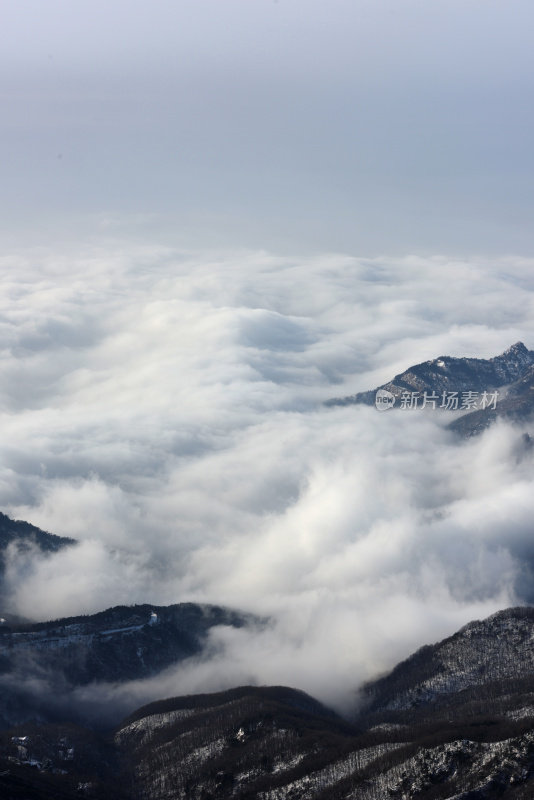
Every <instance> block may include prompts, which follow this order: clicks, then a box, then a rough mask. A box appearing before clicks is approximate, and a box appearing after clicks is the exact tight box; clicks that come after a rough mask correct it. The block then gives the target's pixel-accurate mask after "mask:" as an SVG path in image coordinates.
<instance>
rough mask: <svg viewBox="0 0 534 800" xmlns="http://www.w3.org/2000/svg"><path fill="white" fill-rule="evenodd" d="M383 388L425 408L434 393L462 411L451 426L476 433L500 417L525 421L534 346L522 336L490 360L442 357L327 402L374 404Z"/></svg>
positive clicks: (531, 407) (395, 402)
mask: <svg viewBox="0 0 534 800" xmlns="http://www.w3.org/2000/svg"><path fill="white" fill-rule="evenodd" d="M379 392H380V393H385V394H386V395H387V396H389V398H390V401H391V403H390V406H389V407H393V408H399V407H400V408H412V409H413V408H421V407H424V406H425V405H426V403H427V401H426V400H425V398H432V397H433V398H434V401H433V404H432V407H433V408H438V409H439V408H447V409H449V410H456V411H458V412H459V418H458V419H457V420H454V421H453V422H451V424H450V428H451V429H453V430H455V431H456V432H458V433H460V434H461V435H463V436H472V435H474V434H477V433H480V432H481V431H482V430H484V429H485V428H487V427H488V426H489V425H490V424H491V423H492V422H493V421H494V420H495V419H497V418H498V417H504V418H508V419H511V420H519V421H522V420H525V419H527V418H528V417H530V415H531V414H532V413H533V412H534V350H529V349H528V348H527V347H526V346H525V344H524V343H523V342H520V341H518V342H515V344H513V345H511V346H510V347H509V348H507V349H506V350H505V351H504V352H503V353H501V354H500V355H497V356H493V357H492V358H488V359H483V358H467V357H466V358H458V357H454V356H438V358H434V359H431V360H430V361H423V362H421V363H419V364H415V365H413V366H411V367H409V368H408V369H407V370H405V371H404V372H401V373H399V374H398V375H395V377H394V378H393V379H392V380H390V381H388V382H387V383H384V384H382V385H381V386H378V387H377V388H376V389H374V390H370V391H365V392H358V394H355V395H350V396H347V397H339V398H333V399H331V400H328V401H327V403H326V405H328V406H346V405H358V404H363V405H375V403H376V402H377V393H379ZM392 396H393V397H392ZM393 398H394V399H393ZM448 398H451V402H450V403H449V400H448ZM452 399H454V402H453V401H452Z"/></svg>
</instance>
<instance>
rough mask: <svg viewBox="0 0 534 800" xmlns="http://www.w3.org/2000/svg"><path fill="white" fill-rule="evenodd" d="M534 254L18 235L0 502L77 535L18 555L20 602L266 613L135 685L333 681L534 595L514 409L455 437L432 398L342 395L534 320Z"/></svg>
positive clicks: (8, 294) (60, 608) (365, 672)
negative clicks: (452, 256) (59, 243)
mask: <svg viewBox="0 0 534 800" xmlns="http://www.w3.org/2000/svg"><path fill="white" fill-rule="evenodd" d="M532 266H533V265H532V263H531V262H529V261H526V260H521V259H512V258H509V259H500V260H499V259H497V260H495V259H494V260H492V261H486V260H484V259H483V258H480V259H471V260H468V261H460V260H457V261H453V260H447V259H446V258H443V257H435V258H429V259H423V258H420V257H406V258H402V259H400V258H399V259H385V258H382V259H378V258H377V259H357V258H350V257H347V256H341V255H323V256H315V257H310V258H297V257H293V258H284V257H281V256H275V255H271V254H268V253H264V252H245V251H236V252H229V253H226V254H219V253H215V252H180V251H177V250H174V249H172V248H170V247H168V248H165V247H150V246H148V245H145V246H141V245H137V246H133V245H128V244H126V243H124V244H120V245H119V244H117V243H116V242H115V243H109V245H108V246H106V247H104V246H103V245H102V246H101V247H96V246H94V247H93V248H92V249H89V248H87V249H86V250H85V251H84V252H76V251H75V250H73V251H69V252H67V251H65V252H63V253H61V254H59V255H58V254H57V253H51V252H46V251H44V250H27V251H24V252H17V253H13V254H12V255H6V256H4V257H3V259H2V262H1V268H2V271H3V274H4V275H5V276H6V279H5V280H4V282H3V287H4V288H3V292H2V296H1V299H0V326H1V327H0V329H1V332H2V341H3V350H2V353H1V358H0V379H1V380H0V389H1V394H2V413H1V423H2V431H3V436H2V441H1V445H0V451H1V455H2V459H1V465H2V466H1V472H0V502H1V506H2V508H3V509H4V510H5V511H6V512H7V513H10V514H11V515H12V516H15V517H17V518H22V519H27V520H29V521H30V522H32V523H34V524H37V525H39V526H40V527H42V528H44V529H46V530H49V531H51V532H53V533H56V534H63V535H68V536H73V537H75V538H77V539H79V540H80V545H79V547H77V548H74V549H67V550H65V551H62V552H60V553H58V554H57V555H55V556H54V557H52V558H49V559H34V560H32V561H31V562H28V559H27V558H26V559H24V558H21V557H20V556H16V555H13V557H12V559H11V561H10V563H9V565H8V570H7V574H6V580H7V584H8V589H9V597H10V603H11V609H10V610H11V611H16V612H17V613H20V614H22V615H24V616H29V617H33V618H39V619H47V618H53V617H58V616H65V615H70V614H77V613H89V612H94V611H98V610H101V609H102V608H104V607H107V606H110V605H114V604H118V603H136V602H153V603H158V604H163V603H174V602H180V601H183V600H193V601H200V602H213V603H219V604H227V605H230V606H233V607H238V608H241V609H244V610H249V611H254V612H257V613H260V614H262V615H269V616H270V618H271V623H270V625H269V626H268V627H267V628H266V629H260V630H258V631H253V632H247V631H245V630H239V631H233V630H231V631H229V630H227V629H224V628H223V629H217V630H216V631H214V632H213V633H212V636H211V648H212V649H211V651H210V658H208V659H206V660H205V661H203V662H202V663H201V664H198V663H197V662H195V663H194V665H193V666H192V668H191V669H189V668H188V667H185V668H182V669H181V670H179V671H178V672H176V671H172V670H171V671H169V672H168V673H166V675H165V676H162V677H161V679H160V680H159V681H157V682H151V683H150V682H149V683H148V684H142V685H135V686H130V687H129V688H128V689H125V690H124V691H125V692H126V691H127V692H130V694H129V695H128V696H129V697H135V698H136V699H138V700H139V701H141V702H142V701H144V700H146V699H149V698H150V697H151V696H157V695H158V693H159V694H177V693H180V692H185V691H203V690H208V689H216V688H220V687H221V686H225V685H235V684H236V683H240V682H245V681H259V682H265V683H286V684H291V685H296V686H299V687H301V688H303V689H306V690H308V691H310V692H312V693H313V694H316V695H318V696H319V697H321V698H322V699H324V700H326V701H328V702H333V703H336V704H338V705H340V704H341V703H342V702H343V701H344V700H345V699H346V697H347V696H348V693H350V692H351V691H352V690H353V689H354V688H355V687H356V686H357V685H358V683H359V682H361V681H362V680H364V679H366V678H368V677H370V676H372V675H373V674H375V673H376V672H377V671H380V670H383V669H386V668H388V667H389V666H391V665H392V664H393V663H395V662H396V661H397V660H398V659H399V658H400V657H402V656H405V655H407V654H408V653H409V652H410V651H411V650H412V649H414V648H415V647H417V646H419V645H421V644H423V643H425V642H428V641H434V640H436V639H438V638H440V637H441V636H444V635H446V634H448V633H451V632H452V631H453V630H455V629H457V628H458V627H459V626H460V625H462V624H464V623H466V622H467V621H469V620H470V619H472V618H474V617H480V616H484V615H486V614H489V613H491V612H493V611H495V610H497V609H498V608H502V607H505V606H507V605H510V604H513V603H516V602H530V601H531V600H532V599H533V597H534V594H533V591H532V569H533V565H534V553H533V552H532V546H531V544H530V542H531V540H532V535H531V533H532V527H531V520H532V518H533V512H534V499H533V498H534V492H533V491H532V457H533V456H532V452H531V451H530V450H529V449H528V448H527V447H525V446H523V445H522V443H521V432H520V431H519V430H517V429H515V428H514V427H513V426H510V425H507V424H504V423H503V424H498V425H495V426H494V427H493V428H492V429H490V430H489V431H488V432H487V433H485V434H484V435H483V436H481V437H479V438H477V439H476V440H472V441H468V442H460V443H459V442H458V441H457V440H456V439H455V438H454V436H453V435H452V434H451V433H450V432H449V431H447V429H446V428H445V424H446V422H447V421H448V420H449V419H450V416H449V417H447V416H445V415H442V414H440V413H438V412H432V411H429V412H428V413H424V412H422V411H415V412H409V411H400V410H399V411H392V412H388V413H383V414H379V413H377V412H376V411H375V409H373V408H367V407H344V408H343V407H341V408H340V407H325V406H324V405H323V401H324V400H326V399H328V398H330V397H332V396H340V395H346V394H349V393H352V392H355V391H358V390H362V389H366V388H371V387H373V386H375V385H377V384H379V383H381V382H383V381H385V380H386V379H388V378H390V377H392V376H393V375H394V374H395V373H397V372H399V371H401V370H402V369H405V368H406V367H407V366H409V365H410V364H412V363H415V362H418V361H421V360H424V359H427V358H434V357H436V356H439V355H443V354H448V355H454V356H462V355H469V356H480V357H489V356H491V355H495V354H497V353H499V352H501V351H502V350H504V349H505V348H506V347H507V346H509V345H510V344H512V343H513V342H515V341H517V340H518V339H522V340H523V341H525V343H526V344H527V346H530V347H532V346H534V322H533V320H534V315H533V313H532V311H533V293H532V288H533V287H532V283H531V282H529V280H528V279H527V278H526V277H525V276H527V275H528V274H532ZM14 276H16V277H14ZM84 691H85V690H84ZM105 691H107V689H105V688H103V689H102V692H105ZM82 694H83V692H82ZM80 697H81V695H80Z"/></svg>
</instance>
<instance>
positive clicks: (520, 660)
mask: <svg viewBox="0 0 534 800" xmlns="http://www.w3.org/2000/svg"><path fill="white" fill-rule="evenodd" d="M102 622H105V623H106V624H108V622H107V621H106V620H102ZM533 664H534V609H532V608H512V609H508V610H506V611H501V612H499V613H497V614H494V615H493V616H491V617H489V618H488V619H486V620H483V621H477V622H472V623H469V624H468V625H466V626H465V627H464V628H462V629H461V630H460V631H458V632H457V633H456V634H454V635H453V636H451V637H449V638H448V639H445V640H444V641H442V642H439V643H438V644H436V645H429V646H427V647H424V648H422V649H421V650H419V651H418V652H417V653H415V654H414V655H413V656H412V657H411V658H409V659H407V660H406V661H404V662H402V663H401V664H399V665H398V666H397V667H396V668H395V669H394V670H393V671H392V673H391V674H390V675H388V676H385V677H384V678H381V679H380V680H378V681H375V682H374V683H373V684H370V685H369V686H368V687H367V688H366V696H367V701H368V702H367V706H366V707H364V708H361V710H360V712H359V715H358V716H357V717H355V718H354V719H353V720H352V721H351V722H348V721H347V720H344V719H341V718H340V717H339V716H338V715H336V714H335V713H334V712H332V711H330V710H329V709H327V708H325V707H324V706H323V705H321V704H320V703H319V702H318V701H316V700H314V699H313V698H312V697H310V696H309V695H306V694H305V693H303V692H301V691H298V690H295V689H290V688H287V687H280V686H278V687H258V686H243V687H239V688H236V689H231V690H228V691H223V692H218V693H215V694H204V695H194V696H188V697H177V698H172V699H169V700H161V701H158V702H156V703H151V704H150V705H149V706H145V707H143V708H140V709H139V710H138V711H136V712H135V713H134V714H132V715H130V716H129V717H128V718H127V719H126V720H124V722H123V723H122V724H120V725H119V727H118V728H117V729H116V730H115V732H114V735H113V739H112V738H111V737H110V736H109V735H107V734H106V735H104V736H96V738H95V734H94V733H89V732H86V733H85V734H83V732H82V731H81V730H77V731H75V730H74V729H69V730H68V731H67V730H64V729H63V728H60V727H58V726H57V725H55V726H54V725H41V726H38V727H35V726H32V725H21V726H18V727H17V728H16V729H13V730H12V731H8V732H7V733H6V734H5V735H4V736H3V737H2V735H1V734H0V794H1V796H6V797H10V796H13V797H15V796H28V797H32V798H33V799H34V800H35V798H41V797H43V798H44V797H58V798H59V797H64V798H65V799H66V800H67V799H68V800H71V798H72V799H73V798H74V797H79V796H80V791H79V787H80V785H83V787H84V789H83V792H84V795H85V796H88V797H93V798H109V797H117V798H124V800H171V799H172V800H223V799H224V798H233V799H234V800H252V799H253V798H254V800H256V798H259V799H260V800H497V798H501V800H502V799H503V798H504V800H527V798H529V799H530V800H531V798H532V797H533V796H534V691H533V688H534V687H533V685H532V684H533V680H534V679H533V677H532V675H533ZM529 694H530V696H529ZM84 737H85V738H84ZM75 738H76V746H75V748H74V754H73V756H72V758H70V756H69V758H68V760H65V756H64V755H58V753H59V750H58V741H60V742H63V741H66V740H67V739H68V740H69V747H70V746H71V745H70V742H71V740H72V741H74V739H75ZM60 750H61V752H63V753H64V752H65V747H64V746H63V745H62V749H61V748H60ZM45 752H46V753H48V759H47V766H46V767H43V758H42V753H45ZM69 752H70V751H69ZM97 752H100V753H102V754H103V755H101V757H100V759H99V761H98V763H95V754H96V753H97ZM32 759H33V760H34V761H35V760H36V759H37V761H38V763H40V766H38V767H37V770H36V768H35V766H31V763H33V762H32ZM39 759H41V761H40V762H39ZM13 789H17V791H18V794H17V793H16V792H15V791H13ZM24 789H25V791H26V793H25V794H24V791H23V790H24ZM29 789H31V791H30V790H29ZM2 792H3V794H2ZM9 792H11V794H10V793H9ZM47 792H48V793H47Z"/></svg>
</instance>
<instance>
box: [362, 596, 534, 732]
mask: <svg viewBox="0 0 534 800" xmlns="http://www.w3.org/2000/svg"><path fill="white" fill-rule="evenodd" d="M489 695H491V698H492V699H491V704H488V708H489V707H491V711H492V712H494V711H496V710H498V708H500V706H501V705H502V703H503V701H504V703H505V704H506V705H507V707H508V708H509V709H511V708H516V707H517V706H518V704H519V707H520V705H521V703H524V702H526V703H527V705H529V706H530V705H531V704H532V698H533V697H534V608H523V607H522V608H510V609H507V610H505V611H499V612H497V613H496V614H493V615H492V616H491V617H488V619H485V620H483V621H476V622H471V623H469V624H468V625H466V626H465V627H464V628H462V629H461V630H460V631H458V633H455V634H454V635H453V636H451V637H449V638H448V639H445V640H444V641H442V642H439V643H438V644H435V645H426V646H425V647H422V648H421V649H420V650H418V651H417V652H416V653H415V654H414V655H413V656H411V657H410V658H408V659H407V660H406V661H403V662H402V663H400V664H398V665H397V666H396V667H395V669H394V670H393V671H392V672H391V673H390V674H389V675H387V676H385V677H383V678H381V679H379V680H376V681H374V682H372V683H371V684H369V685H367V686H366V687H365V689H364V697H366V699H367V705H366V708H365V713H366V715H367V718H372V717H376V718H379V719H380V720H384V719H386V718H387V719H388V720H390V721H391V720H393V717H392V716H391V715H388V712H399V713H397V714H396V715H395V721H398V720H399V719H400V718H402V716H403V714H402V712H411V713H410V715H409V717H410V719H413V718H415V716H417V717H418V718H423V717H427V716H428V715H430V716H432V717H433V718H436V716H438V715H440V714H445V715H447V716H449V717H450V716H451V715H452V714H453V713H454V715H456V716H457V715H458V714H459V713H463V710H465V709H464V708H463V705H465V706H466V707H467V705H468V704H470V705H472V704H473V703H475V701H477V700H480V701H484V699H485V698H487V697H488V696H489ZM458 704H459V707H460V710H458ZM453 706H457V708H456V710H454V709H453Z"/></svg>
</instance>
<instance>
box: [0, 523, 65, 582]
mask: <svg viewBox="0 0 534 800" xmlns="http://www.w3.org/2000/svg"><path fill="white" fill-rule="evenodd" d="M74 544H76V541H75V539H69V538H67V537H65V536H55V535H54V534H53V533H47V532H46V531H42V530H41V529H40V528H37V527H36V526H35V525H30V523H29V522H23V521H22V520H14V519H11V518H10V517H8V516H7V515H6V514H2V512H0V572H3V571H4V567H5V552H6V550H7V548H8V547H9V545H14V546H16V547H17V548H19V549H22V550H29V549H31V548H32V547H36V548H38V549H39V550H40V551H41V552H43V553H57V551H58V550H61V549H62V548H63V547H70V546H72V545H74Z"/></svg>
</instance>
